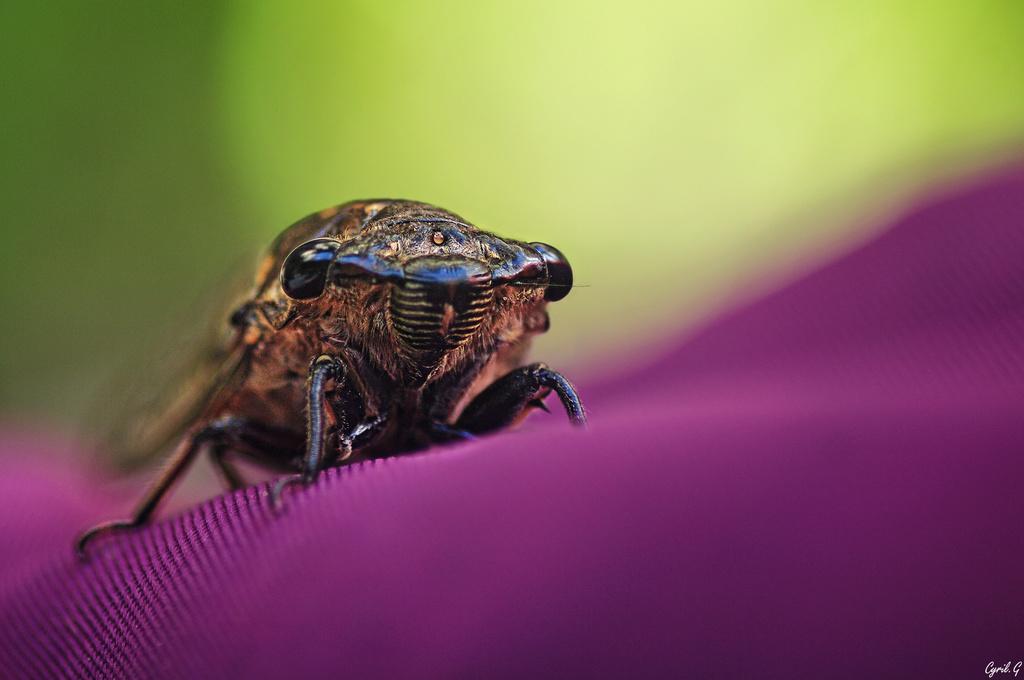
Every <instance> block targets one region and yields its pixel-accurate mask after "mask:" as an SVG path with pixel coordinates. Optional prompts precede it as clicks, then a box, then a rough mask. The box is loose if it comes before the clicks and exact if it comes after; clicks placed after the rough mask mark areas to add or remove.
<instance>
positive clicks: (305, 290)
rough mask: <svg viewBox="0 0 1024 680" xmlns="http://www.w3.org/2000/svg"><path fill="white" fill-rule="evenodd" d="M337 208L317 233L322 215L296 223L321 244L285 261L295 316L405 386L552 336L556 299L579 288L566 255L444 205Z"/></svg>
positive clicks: (282, 281) (302, 246)
mask: <svg viewBox="0 0 1024 680" xmlns="http://www.w3.org/2000/svg"><path fill="white" fill-rule="evenodd" d="M333 210H334V209H332V210H328V211H324V212H322V213H318V215H321V216H326V217H324V218H323V221H324V222H327V223H329V224H328V226H327V227H321V228H318V229H311V228H310V226H309V222H310V220H311V219H312V216H311V218H307V220H304V221H303V222H300V223H299V224H298V225H296V227H298V226H302V225H305V226H304V232H305V233H306V234H309V235H312V236H313V237H312V238H308V239H306V240H304V241H302V242H301V243H298V244H297V245H295V246H294V247H293V248H292V249H291V251H290V252H289V253H288V255H287V256H286V257H284V259H283V262H282V264H281V267H280V275H279V279H278V284H279V286H280V291H281V293H283V295H284V296H285V297H286V298H287V300H288V301H290V303H291V316H305V317H306V318H319V319H321V320H322V323H323V327H324V329H325V331H326V333H327V334H328V335H332V336H333V337H335V338H337V340H338V342H342V343H346V344H351V345H354V346H357V347H358V348H359V349H360V350H362V351H363V352H364V353H366V354H368V355H370V356H371V357H373V358H375V359H376V360H377V363H378V364H380V365H381V366H383V367H385V368H386V369H388V370H389V372H390V373H391V374H392V376H393V377H395V378H396V379H399V380H400V381H401V382H403V383H405V384H409V385H417V384H423V383H424V382H426V381H428V380H430V379H431V378H432V377H434V376H436V375H438V374H439V373H443V372H445V371H446V370H449V369H451V368H453V367H455V366H457V365H460V364H462V363H464V362H465V361H467V360H469V359H471V358H472V357H474V356H479V355H480V354H481V353H493V352H494V351H495V350H496V349H497V348H498V347H500V346H501V345H507V344H509V343H513V342H520V341H522V340H524V339H525V338H526V337H528V336H530V335H532V334H534V333H537V332H543V331H544V330H546V329H547V315H546V312H545V311H544V307H545V305H546V303H547V302H548V301H554V300H560V299H562V298H563V297H565V295H566V294H568V292H569V290H570V289H571V287H572V268H571V267H570V266H569V263H568V261H567V260H566V259H565V257H564V256H563V255H562V254H561V253H560V252H559V251H558V250H556V249H555V248H553V247H551V246H548V245H545V244H542V243H524V242H520V241H514V240H509V239H502V238H499V237H498V236H495V235H493V234H491V233H488V232H486V231H483V230H480V229H478V228H477V227H475V226H473V225H471V224H469V223H468V222H466V221H464V220H463V219H462V218H460V217H459V216H457V215H455V214H453V213H450V212H447V211H445V210H441V209H440V208H436V207H434V206H430V205H427V204H424V203H414V202H410V201H370V202H358V203H353V204H348V205H346V206H342V207H340V208H338V209H336V210H337V212H332V211H333ZM292 229H295V227H293V228H292ZM310 232H312V233H310ZM286 236H289V232H285V234H284V235H282V239H280V240H279V241H283V242H287V241H288V240H289V238H285V237H286ZM290 239H291V240H294V235H291V236H290Z"/></svg>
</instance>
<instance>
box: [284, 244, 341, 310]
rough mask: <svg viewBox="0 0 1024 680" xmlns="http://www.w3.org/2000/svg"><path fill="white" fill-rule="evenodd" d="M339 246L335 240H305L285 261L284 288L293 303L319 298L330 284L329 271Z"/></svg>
mask: <svg viewBox="0 0 1024 680" xmlns="http://www.w3.org/2000/svg"><path fill="white" fill-rule="evenodd" d="M339 247H340V244H339V243H338V242H337V241H335V240H334V239H329V238H317V239H313V240H312V241H306V242H305V243H303V244H302V245H300V246H299V247H298V248H296V249H295V250H293V251H292V252H291V254H290V255H288V257H287V258H285V261H284V266H282V267H281V288H282V289H283V290H284V293H285V295H287V296H288V297H290V298H292V299H293V300H309V299H311V298H315V297H319V296H320V294H321V293H323V292H324V286H325V285H326V284H327V271H328V269H330V266H331V261H332V260H334V255H335V253H337V252H338V248H339Z"/></svg>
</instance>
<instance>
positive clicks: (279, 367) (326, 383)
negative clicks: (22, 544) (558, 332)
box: [77, 200, 586, 555]
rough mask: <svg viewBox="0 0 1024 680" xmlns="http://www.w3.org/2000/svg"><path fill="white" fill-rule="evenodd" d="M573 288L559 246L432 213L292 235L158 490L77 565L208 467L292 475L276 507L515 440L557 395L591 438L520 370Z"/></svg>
mask: <svg viewBox="0 0 1024 680" xmlns="http://www.w3.org/2000/svg"><path fill="white" fill-rule="evenodd" d="M572 281H573V275H572V268H571V267H570V266H569V263H568V261H567V260H566V258H565V257H564V256H563V255H562V253H560V252H559V251H558V250H557V249H555V248H553V247H552V246H549V245H545V244H543V243H525V242H521V241H515V240H512V239H506V238H500V237H498V236H495V235H494V234H491V233H489V232H487V231H483V230H481V229H478V228H477V227H475V226H473V225H472V224H470V223H469V222H467V221H465V220H463V219H462V218H461V217H459V216H458V215H456V214H454V213H451V212H448V211H446V210H442V209H440V208H437V207H434V206H432V205H428V204H426V203H417V202H413V201H404V200H369V201H354V202H351V203H346V204H344V205H340V206H336V207H333V208H328V209H326V210H322V211H320V212H318V213H315V214H313V215H310V216H308V217H306V218H305V219H302V220H300V221H299V222H297V223H296V224H294V225H292V226H291V227H289V228H288V229H286V230H285V231H284V232H283V233H282V234H281V235H280V236H278V238H277V239H276V240H275V241H274V243H273V245H272V246H271V248H270V251H269V253H268V254H267V255H266V257H265V258H264V260H263V262H262V265H261V267H260V269H259V272H258V274H257V277H256V286H255V290H254V291H253V293H252V294H251V296H250V297H249V298H248V299H247V300H246V301H245V302H244V303H243V304H241V306H239V307H238V308H237V309H235V310H234V312H233V313H232V314H231V315H230V318H229V319H227V320H226V321H227V322H228V323H229V324H230V332H229V333H228V336H227V337H228V340H227V341H226V344H225V346H224V347H223V348H222V349H221V351H220V352H219V353H218V354H217V362H216V366H214V367H213V368H212V370H210V371H209V373H210V375H212V376H213V378H212V379H210V380H208V381H207V383H206V384H205V385H204V386H203V387H202V388H201V389H197V390H193V393H192V394H191V396H190V397H189V398H188V399H187V400H186V403H185V404H183V405H179V406H178V408H176V410H175V411H176V414H177V415H176V416H175V417H174V420H176V421H177V422H176V425H175V426H174V427H170V428H169V431H170V433H171V434H170V435H167V436H166V437H165V439H167V440H174V439H176V440H177V445H176V448H175V450H174V453H173V455H172V457H171V458H170V460H169V462H168V464H167V467H166V468H165V470H164V472H163V474H162V475H161V476H160V477H159V478H158V479H157V481H156V482H155V483H154V484H153V486H152V487H151V488H150V490H149V491H148V492H147V493H146V495H145V496H144V498H143V499H142V501H141V503H140V504H139V506H138V508H137V509H136V510H135V513H134V515H133V516H132V517H131V518H130V519H128V520H125V521H118V522H109V523H106V524H102V525H100V526H97V527H94V528H92V529H90V530H88V531H87V532H85V533H84V534H83V535H82V536H81V537H80V538H79V539H78V542H77V549H78V551H79V554H82V555H84V550H85V547H86V545H87V543H88V542H89V541H91V540H92V539H93V538H95V537H96V536H98V535H101V534H105V533H108V532H111V531H116V530H120V529H126V528H131V527H137V526H140V525H142V524H145V523H146V522H148V521H149V520H150V518H151V517H152V515H153V513H154V511H155V510H156V508H157V506H158V504H159V503H160V501H161V499H162V498H163V497H164V496H165V495H166V494H167V492H168V491H169V490H170V489H171V487H172V486H173V484H174V482H175V481H176V480H177V479H178V478H179V477H180V476H181V475H182V473H183V472H184V471H185V470H186V469H187V468H188V467H189V465H190V464H191V463H192V461H193V460H194V459H195V458H196V456H197V454H198V453H199V452H201V451H205V452H208V454H209V455H210V457H211V459H212V461H213V463H214V465H215V467H216V469H218V470H219V471H220V473H221V475H222V477H223V478H224V480H225V482H226V484H227V485H228V486H230V487H232V488H239V487H241V486H242V485H243V481H242V477H241V475H240V474H239V472H238V470H237V469H236V462H237V460H238V458H237V457H238V456H244V457H248V458H249V459H252V460H255V461H257V462H259V463H261V464H263V465H266V466H269V467H271V468H273V469H278V470H281V471H283V472H290V473H291V474H290V475H289V476H285V477H283V478H281V479H279V480H278V481H277V482H276V483H275V484H274V486H273V487H272V488H271V499H272V501H273V502H274V503H275V504H277V503H279V502H280V498H281V494H282V492H283V490H284V489H285V487H287V486H289V485H291V484H300V485H306V484H310V483H311V482H313V481H314V479H315V478H316V477H317V475H318V474H319V473H320V472H321V471H322V470H324V469H326V468H328V467H333V466H338V465H343V464H348V463H352V462H355V461H360V460H366V459H371V458H380V457H384V456H392V455H396V454H401V453H405V452H411V451H417V450H421V449H424V448H427V447H430V446H432V445H435V444H441V443H445V442H452V441H457V440H461V439H469V438H474V437H477V436H480V435H484V434H487V433H490V432H494V431H496V430H501V429H503V428H506V427H509V426H511V425H513V424H515V423H516V422H518V421H519V420H521V419H522V418H523V417H524V416H525V415H526V414H527V413H528V412H530V411H531V410H532V409H534V408H536V407H541V408H543V407H544V403H543V399H544V398H545V397H546V396H548V394H549V393H550V392H554V393H555V394H557V395H558V397H559V399H560V400H561V403H562V405H563V407H564V408H565V410H566V412H567V414H568V417H569V420H570V422H572V423H573V424H574V425H577V426H584V425H586V416H585V414H584V411H583V408H582V406H581V404H580V399H579V397H578V395H577V393H576V391H575V389H574V388H573V387H572V385H571V384H570V383H569V381H568V380H566V379H565V378H564V377H563V376H562V375H561V374H559V373H557V372H555V371H553V370H551V369H549V368H548V367H547V366H545V365H544V364H542V363H532V364H526V363H525V356H526V351H527V349H528V347H529V343H530V339H531V337H532V336H534V335H536V334H539V333H543V332H545V331H547V330H548V325H549V322H548V313H547V310H546V307H547V303H548V302H554V301H556V300H561V299H562V298H564V297H565V296H566V295H567V294H568V293H569V291H570V289H571V288H572ZM545 410H546V409H545ZM165 429H167V428H165ZM164 444H166V445H167V448H170V447H171V446H174V442H173V441H166V442H160V443H158V444H157V445H156V446H162V445H164ZM233 461H235V462H233Z"/></svg>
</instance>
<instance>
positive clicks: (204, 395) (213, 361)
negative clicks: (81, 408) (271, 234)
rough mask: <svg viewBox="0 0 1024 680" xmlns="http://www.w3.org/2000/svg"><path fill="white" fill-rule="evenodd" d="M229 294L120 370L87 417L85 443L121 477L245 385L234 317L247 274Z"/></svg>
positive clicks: (248, 284) (245, 292) (248, 285)
mask: <svg viewBox="0 0 1024 680" xmlns="http://www.w3.org/2000/svg"><path fill="white" fill-rule="evenodd" d="M247 269H250V268H247ZM243 283H244V286H243ZM226 289H227V291H228V294H227V295H225V294H223V293H222V294H221V295H219V296H218V298H219V300H218V302H217V304H213V305H207V306H206V309H207V311H206V313H200V314H196V313H195V312H194V311H193V312H192V313H191V314H190V317H191V318H190V319H188V321H187V322H186V323H184V324H181V326H183V328H181V329H180V330H178V332H176V333H175V332H167V333H164V334H163V335H162V337H161V339H160V341H159V342H156V343H152V344H154V345H156V346H154V347H149V346H146V347H143V348H140V350H143V351H137V352H136V353H137V354H139V356H132V357H129V358H127V360H125V361H124V362H123V365H122V366H121V367H120V369H119V371H118V374H117V375H116V377H115V378H114V380H112V381H111V382H110V384H108V386H107V388H106V389H105V390H104V395H105V396H104V398H103V399H101V400H97V403H96V408H94V409H93V410H92V412H91V413H90V414H88V424H87V427H86V431H87V432H88V434H87V435H86V436H87V438H88V439H89V440H91V441H92V442H93V447H92V448H94V449H95V452H96V456H97V458H98V459H99V460H100V461H101V463H103V464H106V465H108V466H112V467H114V468H117V469H119V470H122V471H125V472H127V471H132V470H135V469H138V468H141V467H144V466H146V465H149V464H150V463H152V462H153V461H155V460H156V459H158V458H160V457H161V456H162V455H164V454H165V453H166V452H167V451H168V450H169V449H173V447H174V446H175V445H176V444H177V443H178V442H179V441H180V440H181V438H182V437H184V436H185V435H186V433H187V432H188V431H189V430H190V429H192V428H193V427H194V426H196V425H197V424H200V423H202V422H204V421H205V420H207V419H208V418H209V414H211V413H214V412H215V411H216V409H217V405H218V404H220V403H222V399H224V398H225V397H226V395H228V394H230V393H231V392H232V391H233V390H234V389H236V386H237V385H238V383H239V381H240V380H242V379H243V378H244V375H245V373H246V371H247V367H248V348H247V346H246V345H245V344H244V342H243V340H244V334H245V324H244V322H243V323H242V324H241V325H233V324H232V323H231V317H232V311H233V310H235V309H238V308H239V307H240V306H241V305H242V304H243V303H244V301H245V300H247V299H250V297H251V291H252V275H251V273H247V275H246V276H245V278H244V279H238V282H237V283H236V284H235V285H229V286H227V288H226ZM222 290H224V287H223V286H222ZM226 303H227V304H226ZM199 307H200V308H202V307H203V306H202V305H199ZM161 344H162V345H164V346H163V347H161V346H160V345H161Z"/></svg>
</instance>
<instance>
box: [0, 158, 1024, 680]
mask: <svg viewBox="0 0 1024 680" xmlns="http://www.w3.org/2000/svg"><path fill="white" fill-rule="evenodd" d="M597 283H599V282H597ZM591 290H593V289H591ZM598 292H599V291H598ZM556 322H557V321H556ZM538 358H541V359H542V358H543V357H538ZM580 392H581V395H582V397H583V400H584V404H585V405H586V406H588V408H589V413H590V419H591V425H592V427H591V430H590V431H589V432H587V433H580V432H576V431H573V430H571V429H570V428H568V427H567V426H565V425H564V416H563V414H562V413H560V411H559V409H558V408H556V407H557V404H553V405H552V406H553V411H554V414H553V415H544V414H539V416H538V417H535V418H533V419H531V420H530V421H529V423H528V425H527V427H526V428H524V429H522V430H520V431H518V432H512V433H504V434H501V435H498V436H494V437H489V438H485V439H483V440H480V441H477V442H471V443H466V444H460V445H456V446H450V447H445V448H439V449H434V450H431V451H428V452H425V453H422V454H417V455H412V456H406V457H403V458H395V459H388V460H381V461H375V462H371V463H367V464H362V465H356V466H352V467H348V468H344V469H339V470H331V471H329V472H327V473H325V474H324V475H323V476H322V478H321V479H320V480H319V481H318V483H317V484H315V485H314V486H312V487H310V488H308V489H305V490H301V491H299V492H297V493H294V494H290V495H288V496H287V498H286V504H285V507H284V510H283V511H282V512H280V513H274V512H272V511H271V509H270V507H269V503H268V500H267V489H266V488H265V487H258V488H251V489H248V490H245V491H242V492H239V493H235V494H231V495H227V496H224V497H220V498H217V499H214V500H213V501H210V502H208V503H206V504H203V505H201V506H200V507H198V508H195V509H194V510H193V511H190V512H188V513H185V514H183V515H181V516H177V517H173V518H171V519H168V520H165V521H162V522H159V523H157V524H155V525H153V526H151V527H148V528H146V529H143V530H139V531H137V532H133V533H130V534H124V535H119V536H115V537H112V538H110V539H107V540H103V541H98V542H96V543H95V544H94V545H92V546H91V553H92V559H91V560H90V561H89V562H88V563H85V564H82V563H79V562H78V561H77V560H76V559H75V557H74V555H73V553H72V548H71V543H72V540H73V538H74V536H75V534H76V533H77V532H78V531H80V530H81V529H82V528H83V527H85V526H87V525H88V524H90V523H92V522H94V521H96V520H100V519H108V518H110V517H113V516H114V515H115V514H116V513H115V512H114V511H113V510H112V508H111V507H110V505H111V502H110V501H109V499H107V498H105V496H104V495H103V494H101V493H100V491H99V490H98V489H97V488H95V487H96V482H95V480H92V479H91V478H89V477H88V476H86V475H84V474H82V473H81V472H80V471H76V470H69V469H68V468H67V466H66V465H62V466H57V465H55V464H54V463H53V462H52V459H53V457H52V456H51V455H50V454H49V453H48V449H47V447H46V446H45V445H42V444H38V443H32V442H30V441H27V440H25V439H24V438H15V437H13V436H8V437H7V438H6V439H4V440H3V443H2V447H3V449H4V450H3V451H2V454H5V455H3V457H0V677H3V678H51V677H76V678H264V677H265V678H271V677H274V678H277V677H289V678H291V677H294V678H318V677H351V678H368V677H411V678H523V677H557V678H562V677H586V678H623V677H712V676H715V677H737V678H747V677H750V678H753V677H787V678H788V677H815V678H818V677H850V678H867V677H871V678H880V677H893V678H910V677H932V678H940V677H951V678H952V677H960V678H964V677H983V675H982V674H983V673H984V672H985V668H986V665H987V664H988V663H989V662H993V663H994V664H995V665H998V666H1001V665H1003V664H1005V663H1006V662H1013V663H1016V661H1021V660H1024V588H1022V587H1021V584H1022V574H1024V540H1021V527H1022V526H1024V455H1022V453H1024V168H1022V167H1017V168H1013V169H1010V170H1007V171H1004V172H1002V173H1000V174H999V175H998V176H995V177H990V178H989V179H987V180H985V181H983V182H980V183H978V184H976V185H974V186H972V187H970V188H967V189H962V190H959V191H957V192H955V193H954V194H951V195H949V196H946V197H943V198H940V199H938V200H934V201H931V202H929V203H928V204H927V205H924V206H923V207H921V208H920V209H918V210H916V211H914V212H912V213H910V214H908V216H906V217H905V218H904V219H901V220H899V221H898V223H896V224H895V225H893V226H892V228H891V229H889V230H887V231H885V232H883V233H882V234H881V235H879V236H878V237H877V238H875V239H874V240H873V241H872V242H870V243H868V244H867V245H865V246H863V247H861V248H859V249H857V250H856V251H854V252H852V253H851V254H849V255H847V256H845V257H843V258H841V259H840V260H838V261H836V262H834V263H832V264H830V265H828V266H826V267H824V268H822V269H820V270H819V271H817V272H815V273H813V274H810V275H808V276H806V277H804V278H803V279H801V280H799V281H798V282H796V283H794V284H791V285H788V286H786V287H785V288H783V289H781V290H779V291H777V292H775V293H773V294H771V295H769V296H767V297H766V298H764V299H762V300H760V301H758V302H756V303H753V304H750V305H747V306H745V307H744V308H742V309H739V310H736V311H734V312H731V313H728V314H726V315H724V316H723V317H721V318H719V319H717V320H716V321H714V322H712V323H710V324H709V325H708V326H707V327H706V328H704V329H703V330H701V331H699V332H696V333H694V334H692V335H691V336H690V337H688V338H687V339H685V340H683V341H681V342H680V343H679V344H678V345H677V346H676V347H675V348H674V349H671V350H670V351H667V352H665V353H664V355H663V356H661V357H660V358H654V357H652V358H651V362H650V363H649V365H648V367H646V368H642V369H638V370H636V371H634V372H633V373H632V374H630V375H627V376H622V377H620V378H616V379H615V380H609V381H605V382H602V383H592V384H589V385H588V384H586V383H584V384H581V385H580ZM1011 665H1012V664H1011Z"/></svg>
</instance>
